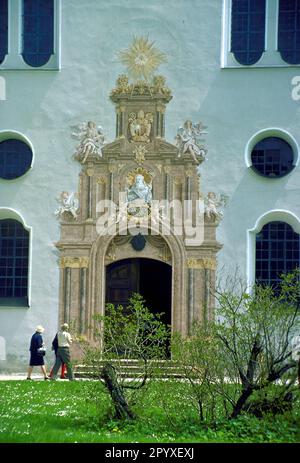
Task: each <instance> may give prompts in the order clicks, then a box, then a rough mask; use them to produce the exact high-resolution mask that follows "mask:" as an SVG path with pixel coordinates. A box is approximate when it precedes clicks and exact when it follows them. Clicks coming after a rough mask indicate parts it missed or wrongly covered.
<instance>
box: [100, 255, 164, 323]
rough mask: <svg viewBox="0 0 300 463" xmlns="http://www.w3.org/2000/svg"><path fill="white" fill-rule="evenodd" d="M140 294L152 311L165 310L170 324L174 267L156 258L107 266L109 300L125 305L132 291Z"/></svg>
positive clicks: (126, 261) (127, 260) (129, 260)
mask: <svg viewBox="0 0 300 463" xmlns="http://www.w3.org/2000/svg"><path fill="white" fill-rule="evenodd" d="M134 292H136V293H139V294H141V295H142V296H143V298H144V299H145V301H146V304H145V305H146V306H147V307H148V309H149V310H151V311H152V312H153V313H164V315H163V317H162V320H163V321H164V323H166V324H171V292H172V267H171V266H170V265H168V264H165V263H164V262H160V261H157V260H153V259H145V258H136V259H124V260H120V261H118V262H114V263H112V264H110V265H108V266H107V269H106V302H110V303H113V304H116V305H118V304H121V305H123V306H126V305H127V304H128V300H129V298H130V297H131V295H132V293H134Z"/></svg>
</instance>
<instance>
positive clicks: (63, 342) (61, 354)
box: [27, 323, 74, 381]
mask: <svg viewBox="0 0 300 463" xmlns="http://www.w3.org/2000/svg"><path fill="white" fill-rule="evenodd" d="M44 331H45V330H44V328H43V327H42V326H41V325H38V326H37V327H36V330H35V333H34V334H33V336H32V338H31V342H30V349H29V350H30V362H29V367H28V373H27V379H31V373H32V370H33V367H34V366H40V367H41V370H42V372H43V374H44V379H45V380H47V379H51V380H53V381H55V380H56V376H57V373H58V370H59V368H60V367H62V372H61V378H63V377H64V369H65V368H67V376H68V379H69V380H70V381H73V380H74V374H73V369H72V365H71V359H70V344H71V343H72V337H71V335H70V333H69V326H68V324H67V323H63V324H62V325H61V329H60V330H59V331H58V332H57V334H56V335H55V338H54V339H53V342H52V350H54V351H55V356H56V359H55V364H54V366H53V368H52V370H51V373H50V376H47V371H46V367H45V364H44V355H45V353H46V349H45V347H44V342H43V338H42V333H43V332H44Z"/></svg>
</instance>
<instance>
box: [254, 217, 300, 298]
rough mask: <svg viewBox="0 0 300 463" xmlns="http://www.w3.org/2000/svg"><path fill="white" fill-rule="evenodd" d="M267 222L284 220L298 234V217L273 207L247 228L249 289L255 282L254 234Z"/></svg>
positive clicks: (299, 220)
mask: <svg viewBox="0 0 300 463" xmlns="http://www.w3.org/2000/svg"><path fill="white" fill-rule="evenodd" d="M269 222H285V223H287V224H288V225H290V226H291V227H292V229H293V230H294V232H295V233H299V234H300V218H299V217H297V216H296V214H294V213H293V212H290V211H288V210H285V209H273V210H271V211H268V212H265V213H264V214H262V215H261V216H260V217H259V218H258V219H257V221H256V223H255V225H254V227H253V228H251V229H248V230H247V287H248V289H249V291H251V288H252V287H253V285H254V283H255V267H256V263H255V260H256V259H255V255H256V235H257V234H258V233H259V232H260V231H261V230H262V228H263V227H264V226H265V225H266V224H267V223H269Z"/></svg>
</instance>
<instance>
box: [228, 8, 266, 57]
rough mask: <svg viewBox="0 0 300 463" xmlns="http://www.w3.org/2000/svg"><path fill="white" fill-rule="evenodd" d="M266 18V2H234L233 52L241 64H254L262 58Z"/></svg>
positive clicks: (232, 18) (232, 13)
mask: <svg viewBox="0 0 300 463" xmlns="http://www.w3.org/2000/svg"><path fill="white" fill-rule="evenodd" d="M265 16H266V2H265V0H232V9H231V51H232V53H233V54H234V57H235V59H236V60H237V61H238V62H239V63H240V64H244V65H251V64H254V63H256V62H257V61H258V60H259V59H260V57H261V56H262V54H263V52H264V49H265Z"/></svg>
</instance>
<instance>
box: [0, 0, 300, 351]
mask: <svg viewBox="0 0 300 463" xmlns="http://www.w3.org/2000/svg"><path fill="white" fill-rule="evenodd" d="M222 4H223V2H222V0H172V1H171V0H166V1H164V2H162V1H161V0H151V1H150V2H149V1H145V0H110V1H104V0H83V1H79V0H63V1H62V2H61V57H60V58H61V69H60V70H59V71H42V70H38V69H35V70H24V71H22V70H17V71H14V70H5V71H4V70H1V66H0V76H1V77H4V78H5V83H6V100H1V101H0V131H5V130H15V131H18V132H20V133H21V134H24V136H26V137H28V139H29V140H30V142H31V143H32V145H33V147H34V154H35V158H34V164H33V167H32V169H31V170H30V171H29V172H28V173H27V174H26V175H25V176H23V177H21V178H19V179H16V180H13V181H4V180H0V207H8V208H12V209H15V210H16V211H18V213H19V214H20V215H21V216H22V217H23V218H24V220H25V222H26V224H27V225H28V226H29V227H32V266H31V306H30V308H27V309H25V308H16V309H13V308H9V309H5V308H3V307H0V336H3V337H4V338H5V340H6V350H7V353H11V354H14V353H15V354H17V355H20V352H22V351H23V352H24V356H25V358H26V356H27V353H28V347H29V346H28V345H29V340H30V336H31V334H32V333H33V331H34V328H35V326H36V325H37V324H42V325H43V326H45V328H46V331H45V334H44V338H45V340H46V342H47V343H48V345H49V344H50V341H51V339H52V337H53V334H54V333H55V330H56V328H57V320H58V284H59V279H58V276H59V270H58V265H57V251H56V249H55V247H54V246H53V243H54V242H55V241H57V240H58V238H59V224H58V222H57V221H56V219H55V217H54V214H53V213H54V211H55V209H56V207H57V203H56V199H55V198H56V197H57V196H58V194H59V193H60V192H61V191H62V190H67V191H76V190H77V185H78V172H79V165H78V163H76V162H74V161H73V160H72V159H71V156H72V153H73V151H74V147H75V146H76V140H74V139H72V138H71V126H72V125H75V124H78V123H79V122H82V121H87V120H94V121H95V122H96V123H97V124H101V125H102V126H103V128H104V130H105V133H106V138H107V140H108V141H112V140H113V139H114V134H115V114H114V107H113V105H112V103H111V102H110V100H109V93H110V90H111V89H112V88H113V86H114V83H115V80H116V78H117V76H118V75H119V74H120V73H123V72H124V68H123V67H122V65H121V64H120V63H119V62H118V58H117V55H116V54H117V52H118V51H119V50H120V49H124V48H126V47H127V46H129V44H130V43H131V41H132V38H133V36H134V35H137V36H138V35H149V38H150V39H151V40H154V41H155V42H156V46H158V47H159V48H160V49H161V50H162V51H163V52H165V53H166V54H167V56H168V63H166V64H163V65H162V66H161V67H160V71H159V72H160V73H161V74H163V75H165V76H166V77H167V85H168V86H169V87H170V88H171V89H172V92H173V100H172V101H171V102H170V103H169V105H168V108H167V113H166V139H167V140H168V141H170V142H172V143H173V142H174V137H175V135H176V131H177V128H178V126H179V125H181V124H182V123H183V122H184V120H186V119H187V118H189V119H192V120H193V121H195V122H196V121H199V120H201V121H202V122H203V123H204V124H205V125H207V126H208V132H209V133H208V135H207V136H206V144H207V147H208V149H209V155H208V160H207V161H206V162H205V163H204V164H202V165H201V168H200V170H201V185H202V189H203V190H204V192H208V191H211V190H214V191H216V192H220V193H223V194H226V195H228V196H229V205H228V207H227V209H226V211H225V214H224V220H223V222H222V223H221V225H220V226H219V230H218V239H219V241H220V242H222V243H223V244H224V247H223V249H222V251H221V252H220V253H219V264H220V267H222V266H223V265H225V267H226V268H228V269H229V268H232V266H234V265H235V264H239V266H240V268H241V269H242V271H243V272H244V274H245V276H246V271H247V230H250V229H252V228H253V227H254V226H255V224H256V222H257V220H258V218H259V217H260V216H262V215H263V214H265V213H266V212H268V211H269V210H273V209H280V210H287V211H290V212H292V213H293V214H294V215H295V216H296V217H300V201H299V193H300V188H299V186H300V170H299V169H300V168H299V166H298V167H296V168H295V169H294V170H293V171H292V172H291V173H290V174H289V175H287V176H285V177H283V178H281V179H275V180H267V179H264V178H262V177H259V176H257V175H256V174H255V173H254V172H253V171H252V170H251V169H250V168H248V167H247V165H246V161H245V149H246V145H247V143H248V141H249V140H250V139H251V137H252V136H253V135H254V134H255V133H256V132H258V131H260V130H264V129H268V128H272V127H277V128H281V129H283V130H285V131H286V132H287V133H289V134H290V135H291V136H292V137H294V139H295V141H296V142H297V143H298V144H300V131H299V126H300V101H295V100H293V99H292V96H291V92H292V84H291V81H292V78H293V77H294V76H296V75H298V74H299V75H300V68H299V67H297V66H287V67H278V68H259V69H258V68H255V67H253V68H251V69H249V68H236V69H226V68H225V69H222V68H221V60H220V57H221V39H222Z"/></svg>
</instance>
